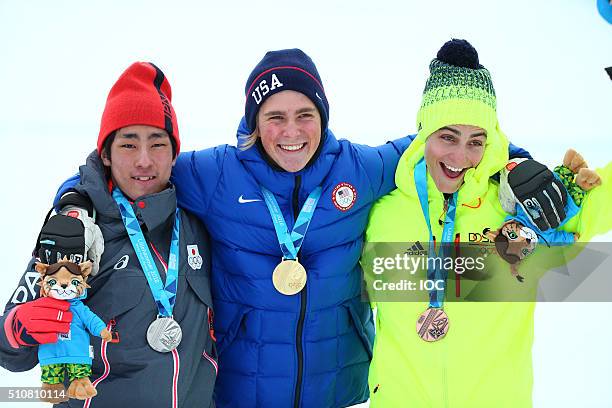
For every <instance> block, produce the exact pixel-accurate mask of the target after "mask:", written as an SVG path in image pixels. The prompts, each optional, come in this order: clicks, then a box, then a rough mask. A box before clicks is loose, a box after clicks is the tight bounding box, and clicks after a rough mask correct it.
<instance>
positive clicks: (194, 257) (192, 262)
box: [187, 245, 202, 271]
mask: <svg viewBox="0 0 612 408" xmlns="http://www.w3.org/2000/svg"><path fill="white" fill-rule="evenodd" d="M187 263H189V266H191V269H193V270H194V271H195V270H197V269H201V268H202V257H201V256H200V250H199V249H198V246H197V245H187Z"/></svg>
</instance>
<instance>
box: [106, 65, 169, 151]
mask: <svg viewBox="0 0 612 408" xmlns="http://www.w3.org/2000/svg"><path fill="white" fill-rule="evenodd" d="M171 101H172V88H171V87H170V83H169V82H168V79H167V78H166V77H165V75H164V73H163V72H162V71H161V70H160V69H159V68H157V67H156V66H155V65H153V64H152V63H150V62H135V63H133V64H132V65H130V67H129V68H128V69H126V70H125V71H124V72H123V74H121V76H120V77H119V79H118V80H117V82H115V85H113V87H112V88H111V90H110V92H109V93H108V98H107V99H106V107H105V108H104V113H102V121H101V123H100V134H99V135H98V154H100V153H101V152H102V145H103V144H104V141H105V140H106V138H107V137H108V135H109V134H111V133H112V132H114V131H115V130H117V129H121V128H124V127H126V126H132V125H149V126H155V127H157V128H160V129H164V130H165V131H166V132H168V134H169V135H170V137H172V138H174V141H175V142H176V154H178V153H179V151H180V147H181V140H180V139H179V132H178V124H177V121H176V114H175V113H174V108H173V107H172V104H171Z"/></svg>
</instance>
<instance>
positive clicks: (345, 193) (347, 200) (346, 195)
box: [332, 183, 357, 211]
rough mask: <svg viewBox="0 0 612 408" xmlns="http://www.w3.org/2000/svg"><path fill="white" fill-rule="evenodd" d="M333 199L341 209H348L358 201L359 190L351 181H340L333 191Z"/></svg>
mask: <svg viewBox="0 0 612 408" xmlns="http://www.w3.org/2000/svg"><path fill="white" fill-rule="evenodd" d="M332 201H333V203H334V205H335V206H336V208H337V209H339V210H340V211H348V210H350V209H351V208H352V207H353V205H355V201H357V190H355V187H353V186H352V185H351V184H349V183H340V184H338V185H337V186H336V187H335V188H334V191H333V192H332Z"/></svg>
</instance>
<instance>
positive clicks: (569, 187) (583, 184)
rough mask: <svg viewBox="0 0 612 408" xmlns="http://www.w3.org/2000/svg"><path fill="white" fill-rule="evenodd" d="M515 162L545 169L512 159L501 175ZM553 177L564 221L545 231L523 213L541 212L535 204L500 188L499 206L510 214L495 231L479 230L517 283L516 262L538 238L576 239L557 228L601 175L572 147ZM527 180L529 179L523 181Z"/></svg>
mask: <svg viewBox="0 0 612 408" xmlns="http://www.w3.org/2000/svg"><path fill="white" fill-rule="evenodd" d="M519 165H529V166H535V165H537V166H541V167H542V168H544V169H545V166H543V165H542V164H540V163H537V162H535V161H533V160H529V159H513V160H511V161H510V162H509V163H508V165H507V166H506V168H505V169H504V170H502V172H501V177H507V174H508V172H509V171H511V170H512V169H514V168H515V167H516V166H519ZM554 176H555V178H557V180H558V182H557V183H556V184H555V186H556V188H558V189H559V190H561V193H562V194H561V196H562V197H563V204H564V209H565V214H566V217H565V220H563V221H562V222H560V223H559V225H558V226H557V227H556V228H549V229H547V230H545V231H543V230H541V229H540V228H538V227H537V226H536V225H535V224H534V223H533V222H531V221H530V219H531V218H530V217H528V216H527V215H526V213H527V212H530V213H531V212H533V211H534V208H538V211H541V208H539V206H538V205H537V203H536V205H534V206H533V207H525V206H524V205H518V204H516V201H515V200H514V197H509V196H507V195H505V193H504V191H502V190H501V189H500V201H501V203H502V207H503V208H504V210H505V211H506V212H508V213H509V214H512V215H510V216H508V217H507V218H506V221H505V222H504V224H503V225H502V226H501V227H500V228H499V229H498V230H497V231H491V230H490V229H489V228H486V229H485V230H484V231H483V233H484V234H485V236H486V237H487V238H488V239H489V240H491V241H492V242H494V243H495V249H496V250H497V253H498V254H499V255H500V256H501V257H502V258H503V259H504V260H505V261H506V262H508V263H509V264H510V270H511V272H512V276H514V277H516V279H517V280H518V281H519V282H523V279H524V278H523V277H522V276H521V275H519V272H518V265H519V263H520V261H521V260H523V259H524V258H525V257H527V256H529V255H530V254H531V253H532V252H533V251H534V250H535V248H536V246H537V244H538V240H539V238H542V240H544V241H545V242H546V244H547V245H569V244H572V243H574V242H575V241H576V240H577V239H578V234H575V233H572V232H566V231H562V230H561V229H560V227H561V226H563V225H564V224H565V223H566V222H567V221H569V220H570V219H571V218H572V217H574V216H575V215H576V214H577V213H578V211H579V210H580V206H581V204H582V200H583V198H584V195H585V194H586V192H587V191H589V190H591V189H592V188H594V187H596V186H598V185H600V184H601V177H600V176H599V175H598V174H597V173H596V172H595V170H591V169H589V168H588V166H587V164H586V161H585V160H584V158H583V157H582V156H581V155H580V154H579V153H577V152H576V151H575V150H573V149H569V150H568V151H567V152H566V153H565V157H564V158H563V165H562V166H558V167H556V168H555V170H554ZM528 182H529V180H526V181H525V183H528ZM531 215H532V218H538V214H531Z"/></svg>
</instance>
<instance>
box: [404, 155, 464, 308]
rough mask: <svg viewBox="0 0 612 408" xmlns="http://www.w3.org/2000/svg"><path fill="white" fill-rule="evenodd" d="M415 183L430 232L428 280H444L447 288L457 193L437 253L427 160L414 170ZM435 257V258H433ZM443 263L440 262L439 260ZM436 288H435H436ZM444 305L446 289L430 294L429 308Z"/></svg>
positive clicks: (449, 209) (452, 198) (449, 205)
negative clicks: (431, 260) (447, 260)
mask: <svg viewBox="0 0 612 408" xmlns="http://www.w3.org/2000/svg"><path fill="white" fill-rule="evenodd" d="M414 182H415V184H416V188H417V193H418V195H419V202H420V203H421V209H422V210H423V215H424V216H425V222H426V223H427V229H428V230H429V251H428V253H427V258H428V262H427V279H429V280H433V281H438V280H443V281H444V286H446V278H447V276H448V271H447V270H445V269H443V268H442V265H443V264H444V263H445V262H444V261H445V258H448V257H450V254H451V247H452V246H451V243H452V242H453V236H454V231H455V214H456V212H457V211H456V210H457V192H456V191H455V192H454V193H453V195H452V197H451V198H450V199H448V200H447V203H448V208H447V210H446V218H445V219H444V229H443V231H442V240H441V241H440V251H439V252H438V253H436V250H435V245H434V236H433V233H432V231H431V222H430V220H429V201H428V195H427V166H426V164H425V159H421V161H419V162H418V163H417V165H416V167H415V168H414ZM432 255H433V256H432ZM431 258H434V259H433V268H430V262H429V261H430V259H431ZM439 258H442V259H441V262H438V259H439ZM444 286H443V287H444ZM434 287H435V286H434ZM443 305H444V288H443V289H441V290H436V289H434V290H432V291H430V292H429V307H436V308H441V307H442V306H443Z"/></svg>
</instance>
